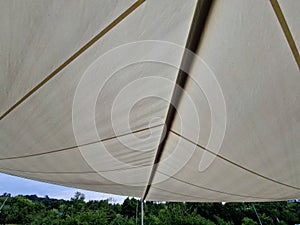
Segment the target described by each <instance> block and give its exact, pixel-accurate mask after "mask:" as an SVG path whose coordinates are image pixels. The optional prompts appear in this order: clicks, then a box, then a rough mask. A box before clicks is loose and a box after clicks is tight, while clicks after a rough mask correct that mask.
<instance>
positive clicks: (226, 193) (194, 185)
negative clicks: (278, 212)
mask: <svg viewBox="0 0 300 225" xmlns="http://www.w3.org/2000/svg"><path fill="white" fill-rule="evenodd" d="M159 173H161V174H163V175H165V176H168V177H169V178H170V179H174V180H176V181H178V182H181V183H185V184H187V185H191V186H193V187H196V188H200V189H204V190H207V191H211V192H215V193H220V194H225V195H230V196H236V197H242V198H245V197H246V198H255V199H266V198H263V197H254V196H251V195H241V194H234V193H230V192H226V191H219V190H216V189H212V188H208V187H204V186H200V185H196V184H193V183H190V182H187V181H184V180H181V179H179V178H176V177H173V176H172V177H170V176H169V175H168V174H165V173H163V172H161V171H159ZM269 200H274V199H271V198H270V199H269Z"/></svg>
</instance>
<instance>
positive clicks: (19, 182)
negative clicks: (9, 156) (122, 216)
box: [0, 173, 126, 203]
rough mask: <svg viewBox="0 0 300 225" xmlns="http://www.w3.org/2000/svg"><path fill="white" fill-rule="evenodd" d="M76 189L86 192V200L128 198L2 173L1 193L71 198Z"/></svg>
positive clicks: (120, 199)
mask: <svg viewBox="0 0 300 225" xmlns="http://www.w3.org/2000/svg"><path fill="white" fill-rule="evenodd" d="M76 191H79V192H81V193H84V195H85V200H86V201H89V200H101V199H108V198H110V199H111V201H110V202H113V203H122V202H123V201H124V199H125V198H126V197H125V196H119V195H112V194H105V193H99V192H93V191H86V190H81V189H77V188H69V187H64V186H59V185H54V184H48V183H44V182H39V181H34V180H29V179H25V178H20V177H16V176H11V175H7V174H4V173H0V195H2V194H3V193H5V192H6V193H10V194H11V195H12V196H16V195H34V194H35V195H37V196H39V197H45V196H46V195H48V196H49V198H56V199H66V200H70V198H71V197H73V196H74V194H75V192H76Z"/></svg>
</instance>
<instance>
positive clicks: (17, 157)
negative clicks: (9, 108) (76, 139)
mask: <svg viewBox="0 0 300 225" xmlns="http://www.w3.org/2000/svg"><path fill="white" fill-rule="evenodd" d="M163 125H164V124H158V125H155V126H152V127H147V128H143V129H140V130H136V131H133V132H130V133H124V134H121V135H117V136H113V137H109V138H104V139H101V140H98V141H93V142H90V143H86V144H81V145H76V146H72V147H66V148H62V149H56V150H52V151H48V152H41V153H35V154H30V155H23V156H13V157H6V158H0V161H2V160H9V159H23V158H28V157H35V156H41V155H48V154H53V153H58V152H63V151H68V150H73V149H76V148H80V147H84V146H88V145H93V144H96V143H100V142H105V141H109V140H112V139H116V138H120V137H124V136H128V135H130V134H136V133H139V132H143V131H146V130H150V129H153V128H157V127H161V126H163ZM76 150H77V149H76Z"/></svg>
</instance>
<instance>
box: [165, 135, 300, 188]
mask: <svg viewBox="0 0 300 225" xmlns="http://www.w3.org/2000/svg"><path fill="white" fill-rule="evenodd" d="M171 132H172V133H173V134H175V135H177V136H178V137H181V138H183V139H184V140H186V141H188V142H190V143H192V144H194V145H196V146H198V147H199V148H201V149H203V150H205V151H207V152H209V153H211V154H213V155H215V156H216V157H218V158H220V159H222V160H224V161H226V162H228V163H230V164H232V165H234V166H236V167H239V168H240V169H243V170H245V171H247V172H249V173H252V174H253V175H256V176H258V177H261V178H264V179H266V180H269V181H271V182H273V183H276V184H280V185H282V186H286V187H289V188H292V189H296V190H300V188H299V187H295V186H292V185H289V184H285V183H282V182H280V181H277V180H274V179H272V178H270V177H267V176H264V175H262V174H260V173H258V172H255V171H253V170H251V169H248V168H246V167H244V166H241V165H239V164H238V163H235V162H233V161H231V160H229V159H227V158H225V157H224V156H221V155H219V154H216V153H214V152H213V151H211V150H209V149H207V148H205V147H203V146H201V145H199V144H197V143H196V142H194V141H192V140H190V139H188V138H186V137H184V136H182V135H180V134H178V133H177V132H175V131H173V130H171Z"/></svg>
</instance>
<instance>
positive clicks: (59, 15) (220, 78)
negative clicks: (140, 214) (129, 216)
mask: <svg viewBox="0 0 300 225" xmlns="http://www.w3.org/2000/svg"><path fill="white" fill-rule="evenodd" d="M0 6H1V7H0V11H1V13H0V17H1V20H0V21H1V22H0V30H1V35H0V55H1V60H0V71H1V76H0V83H1V89H0V97H1V98H0V119H1V120H0V143H1V144H0V171H1V172H3V173H7V174H12V175H16V176H20V177H26V178H30V179H34V180H39V181H44V182H49V183H54V184H59V185H64V186H70V187H77V188H81V189H87V190H93V191H99V192H106V193H113V194H119V195H126V196H136V197H141V198H144V199H145V200H155V201H197V202H201V201H204V202H209V201H222V202H224V201H226V202H230V201H231V202H233V201H235V202H242V201H276V200H286V199H295V198H300V163H299V159H300V149H299V146H300V88H299V87H300V72H299V67H300V66H299V63H300V62H299V50H298V49H299V47H300V30H299V27H300V21H299V19H298V18H300V15H299V12H300V1H294V0H270V1H260V0H254V1H248V0H232V1H207V0H199V1H196V0H193V1H192V0H191V1H185V2H182V1H177V0H176V1H174V0H164V1H160V0H146V1H142V0H138V1H134V0H123V1H118V0H110V1H104V0H101V1H98V0H91V1H72V2H69V1H61V0H52V1H47V2H39V1H33V0H30V1H26V2H24V1H18V0H11V1H5V0H3V1H1V2H0Z"/></svg>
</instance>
